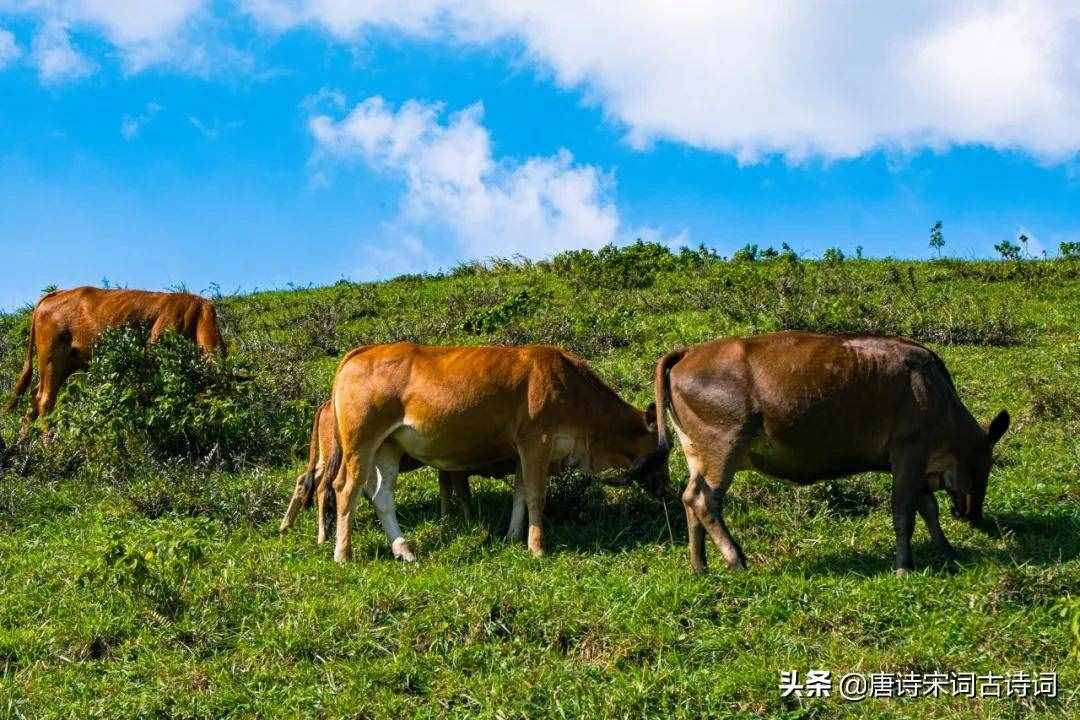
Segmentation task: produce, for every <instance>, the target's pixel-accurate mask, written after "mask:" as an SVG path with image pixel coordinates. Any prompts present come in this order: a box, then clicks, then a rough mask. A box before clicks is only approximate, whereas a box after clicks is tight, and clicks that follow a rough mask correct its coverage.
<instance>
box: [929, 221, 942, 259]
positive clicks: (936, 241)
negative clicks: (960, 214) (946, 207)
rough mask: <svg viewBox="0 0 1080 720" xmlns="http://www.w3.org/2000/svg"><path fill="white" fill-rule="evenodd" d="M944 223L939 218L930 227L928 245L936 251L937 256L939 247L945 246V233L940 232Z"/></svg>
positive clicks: (939, 251)
mask: <svg viewBox="0 0 1080 720" xmlns="http://www.w3.org/2000/svg"><path fill="white" fill-rule="evenodd" d="M943 227H944V225H943V224H942V222H941V221H940V220H938V221H937V222H936V223H934V224H933V226H932V227H931V228H930V247H932V248H933V249H934V250H936V251H937V255H938V257H941V248H943V247H945V233H943V232H942V228H943Z"/></svg>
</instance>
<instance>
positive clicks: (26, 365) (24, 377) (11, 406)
mask: <svg viewBox="0 0 1080 720" xmlns="http://www.w3.org/2000/svg"><path fill="white" fill-rule="evenodd" d="M36 315H37V308H36V307H35V308H34V311H33V312H32V313H31V314H30V337H29V339H27V341H26V359H25V360H23V366H22V373H21V374H20V375H19V379H18V380H16V381H15V388H14V389H13V390H12V392H11V399H10V400H8V402H7V405H6V406H5V408H4V411H5V412H12V411H13V410H15V406H16V405H18V403H19V398H20V397H22V394H23V393H25V392H26V388H27V387H29V386H30V380H31V379H32V378H33V377H34V323H35V316H36Z"/></svg>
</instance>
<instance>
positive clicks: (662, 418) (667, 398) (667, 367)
mask: <svg viewBox="0 0 1080 720" xmlns="http://www.w3.org/2000/svg"><path fill="white" fill-rule="evenodd" d="M684 355H686V351H685V350H673V351H671V352H669V353H668V354H667V355H665V356H664V357H662V358H660V359H659V360H658V361H657V363H656V376H655V378H654V379H653V391H654V392H655V393H656V451H657V452H658V453H663V458H664V460H667V456H668V455H669V454H670V453H671V440H670V439H669V437H668V428H667V421H666V415H667V411H668V410H671V417H672V420H677V418H676V417H675V410H674V408H672V407H671V368H672V367H673V366H674V365H675V363H677V362H679V361H680V360H682V359H683V356H684Z"/></svg>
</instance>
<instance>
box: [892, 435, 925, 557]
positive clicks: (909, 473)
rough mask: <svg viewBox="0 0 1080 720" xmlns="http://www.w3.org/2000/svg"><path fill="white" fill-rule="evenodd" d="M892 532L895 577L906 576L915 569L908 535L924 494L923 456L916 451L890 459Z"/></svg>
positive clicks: (898, 453)
mask: <svg viewBox="0 0 1080 720" xmlns="http://www.w3.org/2000/svg"><path fill="white" fill-rule="evenodd" d="M892 467H893V487H892V514H893V530H895V531H896V574H897V575H906V574H908V573H909V572H911V571H912V570H914V569H915V564H914V562H913V561H912V559H911V533H912V531H913V530H914V529H915V510H916V507H917V506H918V503H919V497H920V495H922V494H923V492H924V490H925V488H924V481H923V476H924V475H925V474H926V456H925V453H923V452H921V451H919V450H913V449H909V450H903V451H900V452H897V453H894V457H893V459H892Z"/></svg>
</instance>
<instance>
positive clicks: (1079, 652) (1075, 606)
mask: <svg viewBox="0 0 1080 720" xmlns="http://www.w3.org/2000/svg"><path fill="white" fill-rule="evenodd" d="M1057 611H1058V615H1059V616H1060V617H1061V618H1063V619H1064V620H1065V621H1066V622H1068V624H1069V634H1070V635H1071V637H1072V650H1071V651H1070V653H1071V654H1072V656H1073V657H1076V658H1080V597H1064V598H1062V599H1061V600H1059V601H1058V603H1057Z"/></svg>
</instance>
